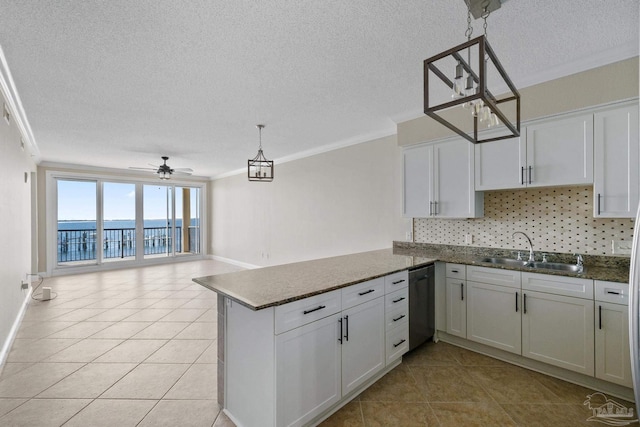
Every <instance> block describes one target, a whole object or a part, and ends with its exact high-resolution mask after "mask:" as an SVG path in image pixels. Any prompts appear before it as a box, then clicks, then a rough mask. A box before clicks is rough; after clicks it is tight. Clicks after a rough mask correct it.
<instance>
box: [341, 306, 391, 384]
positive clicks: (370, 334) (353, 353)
mask: <svg viewBox="0 0 640 427" xmlns="http://www.w3.org/2000/svg"><path fill="white" fill-rule="evenodd" d="M342 326H343V331H344V332H343V335H342V394H343V395H346V394H348V393H350V392H352V391H353V390H355V389H356V388H358V387H359V386H360V385H362V384H363V383H364V382H365V381H366V380H368V379H369V378H371V377H372V376H373V375H374V374H375V373H377V372H378V371H380V370H381V369H382V368H383V367H384V366H385V364H386V358H385V351H386V349H385V318H384V298H383V297H380V298H376V299H374V300H372V301H369V302H366V303H363V304H359V305H357V306H355V307H351V308H350V309H348V310H345V311H343V312H342Z"/></svg>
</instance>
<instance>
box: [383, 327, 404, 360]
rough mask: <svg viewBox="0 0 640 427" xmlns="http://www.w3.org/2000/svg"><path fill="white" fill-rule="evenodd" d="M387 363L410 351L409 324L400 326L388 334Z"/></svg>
mask: <svg viewBox="0 0 640 427" xmlns="http://www.w3.org/2000/svg"><path fill="white" fill-rule="evenodd" d="M386 338H387V350H386V358H387V365H388V364H390V363H391V362H393V361H394V360H396V359H398V358H399V357H401V356H402V355H403V354H405V353H406V352H407V351H409V325H404V326H399V327H397V328H395V329H392V330H390V331H389V332H387V334H386Z"/></svg>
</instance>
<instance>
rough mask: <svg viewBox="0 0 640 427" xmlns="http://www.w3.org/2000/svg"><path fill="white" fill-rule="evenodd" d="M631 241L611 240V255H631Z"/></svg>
mask: <svg viewBox="0 0 640 427" xmlns="http://www.w3.org/2000/svg"><path fill="white" fill-rule="evenodd" d="M631 245H632V243H631V241H629V240H612V241H611V253H613V254H616V255H629V254H631Z"/></svg>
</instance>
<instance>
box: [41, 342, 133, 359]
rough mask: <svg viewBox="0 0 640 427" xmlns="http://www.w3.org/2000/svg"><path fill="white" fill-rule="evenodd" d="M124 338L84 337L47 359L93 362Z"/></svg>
mask: <svg viewBox="0 0 640 427" xmlns="http://www.w3.org/2000/svg"><path fill="white" fill-rule="evenodd" d="M121 342H122V340H99V339H95V340H94V339H84V340H82V341H80V342H78V343H76V344H73V345H71V346H69V347H67V348H65V349H64V350H62V351H59V352H58V353H56V354H54V355H53V356H51V357H48V358H47V359H45V361H47V362H91V361H92V360H94V359H96V358H97V357H99V356H101V355H103V354H104V353H106V352H107V351H109V350H111V349H112V348H113V347H115V346H117V345H118V344H120V343H121Z"/></svg>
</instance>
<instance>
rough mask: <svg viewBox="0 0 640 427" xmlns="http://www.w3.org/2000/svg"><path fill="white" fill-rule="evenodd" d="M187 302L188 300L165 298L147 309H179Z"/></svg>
mask: <svg viewBox="0 0 640 427" xmlns="http://www.w3.org/2000/svg"><path fill="white" fill-rule="evenodd" d="M188 301H189V300H188V299H173V298H166V299H161V300H160V301H158V302H157V303H155V304H153V305H151V306H149V308H179V307H182V306H183V305H185V304H186V303H187V302H188Z"/></svg>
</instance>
